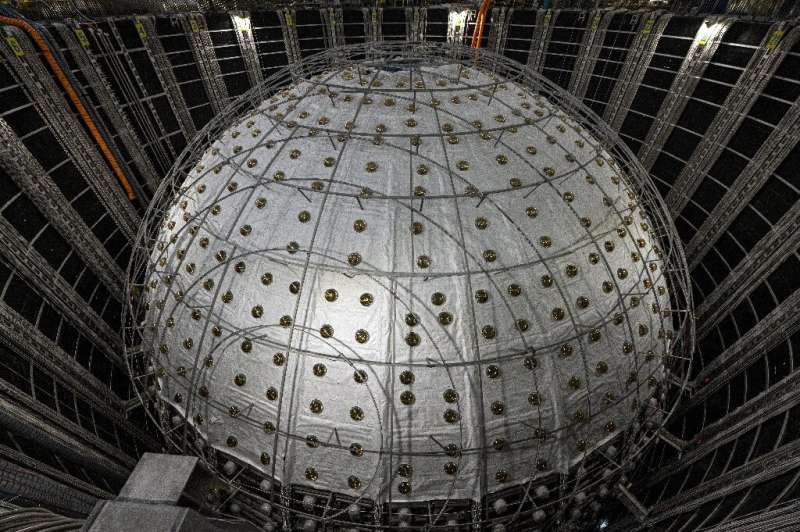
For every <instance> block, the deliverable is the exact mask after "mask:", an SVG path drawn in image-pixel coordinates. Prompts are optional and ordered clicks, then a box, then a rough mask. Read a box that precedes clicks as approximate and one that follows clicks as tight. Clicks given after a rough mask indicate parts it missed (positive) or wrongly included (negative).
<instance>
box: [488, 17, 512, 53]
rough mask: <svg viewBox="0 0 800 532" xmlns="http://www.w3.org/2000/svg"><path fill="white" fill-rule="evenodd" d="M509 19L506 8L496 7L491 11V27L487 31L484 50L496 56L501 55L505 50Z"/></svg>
mask: <svg viewBox="0 0 800 532" xmlns="http://www.w3.org/2000/svg"><path fill="white" fill-rule="evenodd" d="M510 18H511V17H510V10H509V9H508V8H506V7H496V8H494V9H492V27H491V29H490V30H489V37H488V40H487V43H486V48H488V49H489V50H491V51H492V52H494V53H496V54H500V55H502V54H503V51H504V50H505V47H506V37H508V22H509V20H510Z"/></svg>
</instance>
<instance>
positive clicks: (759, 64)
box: [666, 22, 800, 216]
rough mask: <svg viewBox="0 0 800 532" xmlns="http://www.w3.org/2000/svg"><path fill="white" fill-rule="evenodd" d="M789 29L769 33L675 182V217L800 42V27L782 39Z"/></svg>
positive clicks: (670, 203)
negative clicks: (790, 52) (799, 40)
mask: <svg viewBox="0 0 800 532" xmlns="http://www.w3.org/2000/svg"><path fill="white" fill-rule="evenodd" d="M787 26H788V22H777V23H775V24H773V25H772V27H771V28H770V29H769V31H768V32H767V34H766V36H765V37H764V39H763V40H762V42H761V45H760V46H759V48H758V49H757V50H756V51H755V53H754V54H753V56H752V57H751V58H750V61H749V62H748V63H747V66H746V67H745V69H744V72H743V73H742V76H741V77H740V78H739V81H737V82H736V85H734V87H733V88H732V89H731V92H730V93H729V94H728V97H727V98H726V99H725V102H724V103H723V104H722V108H721V109H720V110H719V112H718V113H717V116H716V117H714V120H713V121H712V122H711V125H710V126H708V129H707V130H706V133H705V135H704V136H703V140H702V141H701V142H700V144H699V145H698V146H697V149H695V151H694V153H692V156H691V158H690V159H689V161H688V162H687V163H686V166H684V167H683V170H682V171H681V173H680V174H679V175H678V177H677V178H676V179H675V184H674V185H673V186H672V188H671V189H670V191H669V194H667V198H666V203H667V207H669V210H670V212H672V214H673V215H674V216H677V215H678V214H679V213H680V212H681V211H682V210H683V208H684V207H685V206H686V204H687V203H689V200H690V198H691V197H692V195H693V194H694V193H695V191H696V190H697V187H699V186H700V183H701V182H702V180H703V177H704V176H705V175H706V174H707V173H708V171H709V170H710V169H711V167H712V166H713V165H714V163H715V162H716V160H717V158H718V157H719V155H720V153H722V151H723V150H724V149H725V146H727V145H728V142H729V141H730V139H731V138H732V137H733V135H734V134H735V133H736V131H737V130H738V128H739V126H740V125H741V123H742V122H743V121H744V118H745V117H746V116H747V114H748V113H749V112H750V109H751V108H752V106H753V104H754V103H755V102H756V100H757V99H758V97H759V96H760V95H761V91H762V90H763V89H764V87H765V86H766V85H767V83H769V81H770V80H771V79H772V75H773V74H774V73H775V71H776V70H777V69H778V67H779V66H780V64H781V61H782V60H783V58H784V57H785V55H786V53H787V52H788V51H789V50H791V48H792V46H794V44H795V42H797V40H798V38H800V27H796V28H794V29H793V30H792V31H791V32H789V35H787V36H786V38H782V37H783V35H784V33H785V32H786V28H787Z"/></svg>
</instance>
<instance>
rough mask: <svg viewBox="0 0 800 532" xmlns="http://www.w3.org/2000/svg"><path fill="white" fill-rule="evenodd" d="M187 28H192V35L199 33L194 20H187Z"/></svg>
mask: <svg viewBox="0 0 800 532" xmlns="http://www.w3.org/2000/svg"><path fill="white" fill-rule="evenodd" d="M189 27H190V28H192V33H197V32H199V31H200V27H199V26H198V25H197V21H196V20H195V19H193V18H192V19H189Z"/></svg>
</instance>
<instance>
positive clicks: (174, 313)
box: [143, 56, 674, 523]
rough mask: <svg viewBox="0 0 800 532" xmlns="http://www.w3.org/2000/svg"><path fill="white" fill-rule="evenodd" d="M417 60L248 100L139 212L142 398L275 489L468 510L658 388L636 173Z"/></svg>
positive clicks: (517, 91)
mask: <svg viewBox="0 0 800 532" xmlns="http://www.w3.org/2000/svg"><path fill="white" fill-rule="evenodd" d="M418 59H419V58H418ZM424 59H425V60H423V61H419V60H417V61H416V62H412V63H407V62H404V61H403V60H400V59H396V60H395V59H391V60H386V59H385V58H384V59H383V60H382V62H378V61H373V62H368V61H367V62H364V63H363V64H353V63H346V64H344V65H343V66H341V67H337V66H336V64H335V62H334V64H331V65H328V67H327V68H326V69H324V70H322V71H320V72H318V73H316V74H315V75H314V76H313V77H310V78H306V79H298V80H297V81H296V82H295V83H293V84H292V85H291V86H289V87H286V88H284V89H283V90H282V91H280V92H279V93H274V94H272V95H271V96H268V97H266V98H265V99H263V101H260V102H258V103H257V104H256V105H253V106H252V108H250V109H248V110H247V111H246V112H245V113H244V114H243V115H242V116H240V117H239V118H237V119H236V120H235V121H233V122H232V123H230V124H229V125H228V127H227V129H225V130H224V131H221V132H219V133H218V134H217V135H216V136H215V138H214V139H213V142H212V143H211V144H210V145H209V146H208V149H207V150H206V151H205V152H204V153H203V154H202V156H200V157H199V160H196V161H195V164H194V166H193V168H192V169H191V171H189V172H187V173H185V174H183V175H182V176H181V177H180V179H182V180H183V182H180V179H179V180H177V181H176V183H175V184H176V185H177V191H176V193H175V195H174V196H173V199H172V201H171V204H170V205H167V207H168V208H167V210H166V211H165V212H164V213H163V215H162V217H161V218H160V220H159V223H160V226H159V227H160V229H159V232H158V233H157V234H155V243H154V245H153V246H152V248H151V249H152V251H150V252H149V261H148V267H147V271H146V279H145V280H144V283H145V287H146V290H147V292H146V293H145V298H144V299H145V301H146V302H147V312H146V314H145V316H144V324H145V325H146V327H145V329H144V330H145V332H144V341H143V346H144V350H145V351H146V352H148V353H149V354H151V356H152V357H153V358H155V359H156V361H157V362H156V363H155V365H156V366H157V367H158V368H160V369H161V373H160V377H161V378H160V379H159V390H160V391H159V394H160V396H161V397H162V398H163V399H164V400H165V401H166V402H167V403H169V405H170V407H171V408H172V409H173V410H175V411H177V412H178V413H179V414H180V415H181V416H182V417H183V418H185V419H186V420H187V421H188V423H189V424H190V425H191V427H192V428H193V430H196V432H197V434H198V435H199V437H201V438H202V439H203V440H204V441H206V442H207V445H208V446H209V447H211V448H213V449H216V450H218V451H219V452H221V453H223V454H224V455H225V456H228V457H231V458H234V459H235V460H237V462H239V463H242V464H246V465H249V466H250V467H251V468H253V469H255V470H257V471H259V472H261V473H262V474H263V475H264V477H265V478H268V479H270V480H272V481H275V482H278V483H280V484H282V485H288V484H293V485H300V486H308V487H312V488H314V489H315V490H325V491H330V492H338V493H344V494H347V495H349V496H351V497H354V498H365V499H369V500H374V501H379V500H391V501H397V502H400V501H429V500H437V499H463V500H480V499H481V498H482V497H485V496H486V495H487V494H489V493H493V492H496V491H499V490H501V489H505V488H507V487H509V486H513V485H516V484H521V483H525V482H529V481H530V479H532V478H536V477H541V476H542V475H544V474H546V473H547V472H561V473H566V472H567V471H568V470H569V469H570V468H571V466H573V465H574V464H576V463H578V462H580V461H581V460H582V459H583V458H585V457H586V456H587V455H588V454H590V453H591V452H592V451H593V450H594V449H596V448H598V447H600V446H603V445H605V444H606V443H607V442H609V441H610V440H611V439H613V438H615V437H616V436H617V435H618V434H619V433H620V431H624V430H626V429H627V428H628V427H629V426H630V425H631V423H632V422H633V421H634V420H635V419H637V417H638V416H639V415H640V412H641V410H642V408H643V406H644V405H646V404H647V399H648V398H649V397H650V396H651V395H652V394H653V391H654V389H655V388H654V387H655V386H656V384H657V383H658V382H660V381H661V380H662V379H663V376H664V363H663V358H662V355H665V354H669V353H670V350H671V346H670V340H671V339H672V338H673V334H674V332H673V328H674V323H673V320H672V319H670V318H665V315H666V312H665V311H666V309H669V308H670V293H669V290H670V286H669V283H668V282H667V281H666V278H665V274H664V273H663V252H662V250H663V246H662V242H661V241H660V240H659V239H660V236H659V235H657V234H655V231H654V230H653V227H654V224H653V221H652V213H651V212H647V211H646V210H645V205H644V203H643V202H641V201H640V199H641V198H640V197H639V192H640V189H639V185H638V184H637V182H635V179H639V178H640V177H641V176H633V177H632V175H631V174H632V172H634V171H635V169H633V168H630V167H628V168H623V166H622V165H621V164H620V162H619V161H618V160H617V159H616V158H615V157H614V156H613V155H612V154H611V153H609V152H608V151H607V146H606V145H604V142H603V141H602V139H599V138H596V137H595V136H593V134H592V133H591V132H590V131H589V130H587V129H586V128H585V127H584V126H583V125H582V122H581V117H580V116H575V115H574V114H571V113H570V112H569V110H568V109H566V108H564V107H562V106H560V105H559V102H558V101H556V100H553V99H548V95H547V94H543V91H541V90H540V89H541V87H536V86H531V84H530V83H525V82H518V81H514V80H511V79H507V78H505V77H503V76H502V75H500V74H498V73H497V72H494V73H493V72H492V71H490V70H488V69H487V68H485V67H482V66H481V65H480V64H478V65H475V64H469V63H466V64H465V62H464V61H457V60H453V59H447V57H443V56H438V57H437V58H436V59H435V60H433V59H431V58H430V57H427V56H425V58H424ZM250 98H251V99H252V98H254V96H253V95H252V94H251V95H250ZM634 178H635V179H634ZM659 215H661V213H659ZM537 493H538V491H537ZM584 497H585V495H584ZM497 504H499V501H498V503H497ZM502 504H503V505H504V508H505V507H506V506H507V504H506V502H505V501H502ZM312 506H313V505H312ZM498 512H499V510H498ZM310 522H312V523H313V521H310Z"/></svg>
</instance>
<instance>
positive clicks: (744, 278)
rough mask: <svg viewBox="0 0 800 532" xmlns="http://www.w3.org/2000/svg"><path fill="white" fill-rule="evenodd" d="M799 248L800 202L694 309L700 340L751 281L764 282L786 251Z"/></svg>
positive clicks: (746, 291)
mask: <svg viewBox="0 0 800 532" xmlns="http://www.w3.org/2000/svg"><path fill="white" fill-rule="evenodd" d="M798 247H800V203H795V204H794V205H792V208H791V209H789V210H788V211H787V212H786V214H784V215H783V216H782V217H781V219H780V220H778V223H776V224H775V225H773V226H772V229H770V231H769V233H767V234H766V236H764V238H762V239H761V240H759V241H758V243H757V244H756V245H755V246H753V248H752V249H751V250H750V251H748V253H747V255H746V256H745V258H744V259H742V262H740V263H739V264H737V265H736V267H735V268H734V269H733V271H731V272H730V273H729V274H728V276H727V277H725V280H724V281H722V282H721V283H720V284H719V285H718V286H717V287H716V288H715V289H714V291H713V292H711V294H709V296H708V297H706V298H705V299H704V300H703V302H702V303H701V304H700V306H699V307H697V309H696V311H695V316H696V318H697V322H698V324H699V325H698V327H697V334H698V337H699V338H702V337H703V336H705V335H706V334H708V333H709V332H710V331H711V329H712V328H713V327H714V326H715V325H716V324H717V323H719V321H720V320H721V319H722V318H724V317H725V316H726V315H727V314H728V312H730V310H731V309H733V308H736V307H737V306H738V305H739V303H740V302H741V301H742V300H743V299H744V298H745V297H747V296H748V295H749V294H750V292H751V291H752V290H753V289H754V288H755V284H754V283H752V282H751V281H752V280H753V279H766V278H767V276H768V275H770V274H771V273H772V272H773V271H775V269H776V268H777V267H778V266H780V264H781V261H782V260H783V259H784V258H785V256H786V251H787V250H794V249H797V248H798Z"/></svg>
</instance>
